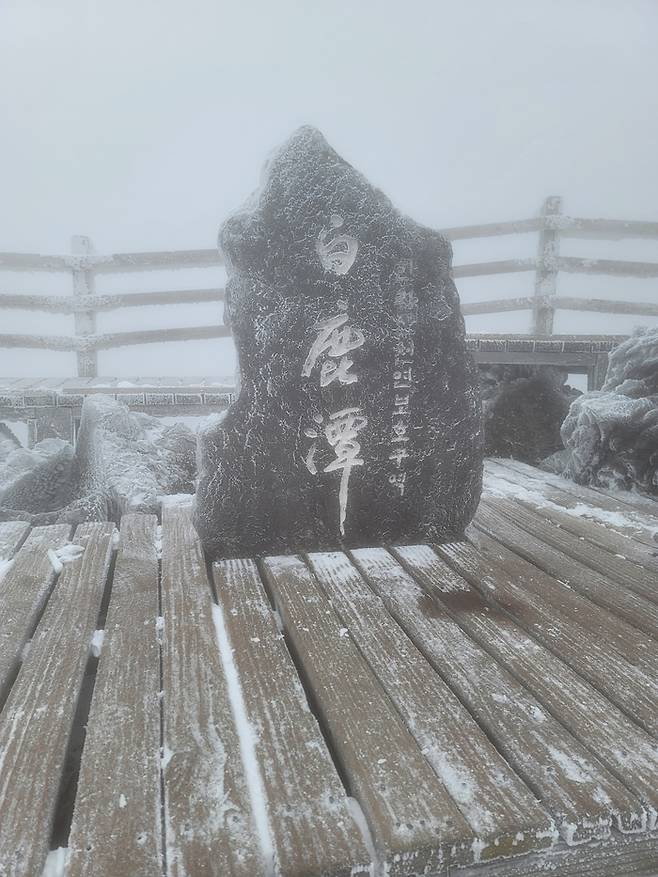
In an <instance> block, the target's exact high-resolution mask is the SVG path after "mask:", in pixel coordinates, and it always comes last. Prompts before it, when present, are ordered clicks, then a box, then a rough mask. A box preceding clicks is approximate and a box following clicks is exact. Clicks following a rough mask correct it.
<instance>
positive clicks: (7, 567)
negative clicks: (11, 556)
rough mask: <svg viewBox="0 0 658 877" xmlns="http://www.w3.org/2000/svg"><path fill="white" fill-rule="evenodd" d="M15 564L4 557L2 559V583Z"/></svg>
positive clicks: (0, 559) (0, 561)
mask: <svg viewBox="0 0 658 877" xmlns="http://www.w3.org/2000/svg"><path fill="white" fill-rule="evenodd" d="M13 563H14V561H13V560H6V559H5V558H4V557H0V582H1V581H2V580H3V579H4V577H5V576H6V575H7V573H8V572H9V570H10V569H11V568H12V565H13Z"/></svg>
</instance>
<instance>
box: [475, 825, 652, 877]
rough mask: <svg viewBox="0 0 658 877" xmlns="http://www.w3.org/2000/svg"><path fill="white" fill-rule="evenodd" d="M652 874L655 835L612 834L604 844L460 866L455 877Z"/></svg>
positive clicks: (631, 876) (625, 876)
mask: <svg viewBox="0 0 658 877" xmlns="http://www.w3.org/2000/svg"><path fill="white" fill-rule="evenodd" d="M548 874H550V877H656V875H657V874H658V845H657V844H656V838H655V837H654V836H652V835H649V836H639V837H638V836H636V835H616V836H614V837H613V838H610V839H609V840H608V841H605V842H604V843H592V844H585V845H581V846H577V847H569V846H567V845H566V844H558V845H556V846H555V847H553V848H552V849H551V850H548V851H547V852H544V853H535V854H530V855H529V856H527V857H526V858H525V859H523V861H522V862H516V861H515V860H514V859H511V860H510V861H508V862H505V861H504V860H498V861H496V862H491V863H489V864H485V865H477V866H475V867H473V868H464V869H460V871H459V877H538V875H543V877H546V875H548Z"/></svg>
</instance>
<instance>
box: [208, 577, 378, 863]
mask: <svg viewBox="0 0 658 877" xmlns="http://www.w3.org/2000/svg"><path fill="white" fill-rule="evenodd" d="M213 574H214V581H215V590H216V594H217V599H218V602H219V608H220V611H221V621H220V623H221V624H223V625H224V626H225V629H226V633H227V639H228V641H229V642H230V646H231V647H232V649H233V660H234V663H235V667H236V669H237V673H238V676H239V679H240V683H241V692H242V699H243V703H244V708H245V714H246V717H247V720H248V722H249V723H250V725H251V728H252V731H253V734H252V736H253V752H252V755H253V757H254V758H255V759H256V761H257V764H258V768H259V770H260V774H261V776H262V782H263V785H264V790H265V793H266V797H267V812H268V816H269V825H270V831H271V833H272V837H273V840H274V847H275V850H276V862H277V867H278V868H279V870H280V871H281V873H282V874H300V875H301V874H331V875H335V877H350V875H351V874H358V873H362V874H367V873H369V872H370V856H369V854H368V851H367V849H366V847H365V844H364V842H363V839H362V838H361V835H360V832H359V830H358V828H357V826H356V824H355V822H354V821H353V819H352V816H351V815H350V810H349V802H348V799H347V797H346V794H345V789H344V788H343V786H342V783H341V781H340V779H339V777H338V774H337V773H336V768H335V767H334V764H333V762H332V760H331V756H330V755H329V752H328V750H327V746H326V744H325V742H324V739H323V737H322V734H321V733H320V729H319V727H318V724H317V722H316V721H315V719H314V718H313V715H312V713H311V712H310V710H309V707H308V703H307V700H306V695H305V693H304V689H303V688H302V684H301V682H300V680H299V677H298V675H297V671H296V670H295V665H294V663H293V661H292V659H291V657H290V654H289V653H288V650H287V648H286V646H285V643H284V641H283V637H282V636H281V634H280V633H279V630H278V628H277V625H276V622H275V618H274V614H273V612H272V609H271V607H270V604H269V602H268V599H267V595H266V593H265V591H264V589H263V584H262V582H261V580H260V576H259V575H258V569H257V567H256V564H255V562H254V561H253V560H227V561H223V562H221V563H215V564H214V566H213ZM273 692H276V697H275V698H273V697H272V693H273Z"/></svg>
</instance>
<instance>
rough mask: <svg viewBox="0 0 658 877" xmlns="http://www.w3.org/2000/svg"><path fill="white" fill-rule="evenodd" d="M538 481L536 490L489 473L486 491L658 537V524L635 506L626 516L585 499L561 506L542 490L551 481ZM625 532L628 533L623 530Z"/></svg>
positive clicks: (575, 516) (485, 485)
mask: <svg viewBox="0 0 658 877" xmlns="http://www.w3.org/2000/svg"><path fill="white" fill-rule="evenodd" d="M536 483H537V487H538V489H537V490H533V489H530V488H528V487H524V486H523V485H520V484H515V483H512V482H511V481H507V480H506V479H504V478H501V477H500V476H498V475H493V474H491V473H489V472H487V474H486V476H485V479H484V492H485V494H487V493H490V494H492V495H493V496H501V497H509V496H511V497H514V498H515V499H520V500H524V501H525V502H527V503H529V504H530V505H534V506H536V507H537V508H548V509H554V510H555V511H557V512H560V513H562V514H564V515H571V516H572V517H574V518H591V519H592V520H594V521H597V522H598V523H600V524H605V525H607V526H609V527H612V528H613V529H614V528H615V527H617V528H623V529H635V530H644V531H645V532H647V533H649V534H650V535H651V536H654V537H655V536H657V535H658V527H655V526H653V525H652V524H651V523H650V522H649V521H648V520H645V519H644V518H642V517H641V516H638V515H636V514H635V513H634V511H633V509H630V508H629V513H628V514H627V515H626V514H621V513H620V512H611V511H607V510H606V509H600V508H598V507H596V506H591V505H587V503H583V502H578V503H576V504H575V505H574V506H573V508H566V506H561V505H558V504H557V503H555V502H553V501H552V500H550V499H547V498H546V497H545V496H544V495H543V494H542V493H541V492H540V491H541V488H542V486H543V487H552V485H551V484H550V483H549V482H548V481H542V480H540V479H537V481H536ZM621 535H625V534H623V533H622V534H621Z"/></svg>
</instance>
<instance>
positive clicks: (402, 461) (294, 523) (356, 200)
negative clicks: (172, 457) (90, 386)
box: [196, 128, 482, 557]
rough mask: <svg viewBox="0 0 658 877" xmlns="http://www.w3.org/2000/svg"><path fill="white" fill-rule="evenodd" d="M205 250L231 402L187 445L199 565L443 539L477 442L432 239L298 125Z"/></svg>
mask: <svg viewBox="0 0 658 877" xmlns="http://www.w3.org/2000/svg"><path fill="white" fill-rule="evenodd" d="M220 247H221V249H222V251H223V253H224V256H225V258H226V264H227V270H228V275H229V280H228V287H227V303H226V311H227V317H228V319H229V321H230V324H231V326H232V329H233V335H234V338H235V343H236V347H237V350H238V357H239V362H240V371H241V390H240V395H239V397H238V399H237V401H236V402H235V403H234V404H233V405H232V406H231V408H230V409H229V411H228V413H227V414H226V416H225V417H224V418H223V419H222V420H221V421H219V422H217V423H216V424H215V425H214V426H213V427H211V428H209V429H207V430H206V431H205V433H204V434H203V435H202V437H201V454H200V473H199V475H200V481H199V487H198V493H197V504H196V524H197V528H198V530H199V533H200V534H201V537H202V539H203V541H204V543H205V545H206V547H207V549H208V550H209V551H210V553H211V554H212V555H214V556H227V557H228V556H235V555H243V556H244V555H253V554H260V553H265V552H288V551H294V550H300V549H311V548H330V547H337V546H340V545H371V544H376V543H379V542H381V541H387V540H392V541H398V542H401V541H427V540H446V539H450V540H452V539H458V538H459V537H460V536H461V535H462V533H463V531H464V528H465V526H466V525H467V524H468V522H469V521H470V519H471V517H472V515H473V513H474V511H475V508H476V506H477V503H478V499H479V495H480V489H481V477H482V432H481V425H480V403H479V393H478V387H477V374H476V370H475V367H474V364H473V362H472V360H471V358H470V356H469V355H468V354H467V353H466V349H465V341H464V323H463V320H462V317H461V313H460V309H459V299H458V296H457V291H456V289H455V286H454V284H453V282H452V279H451V277H450V273H449V271H450V262H451V249H450V245H449V243H448V241H447V240H446V239H445V238H443V237H442V236H441V235H439V234H438V233H437V232H434V231H431V230H430V229H427V228H424V227H422V226H420V225H417V224H416V223H415V222H413V221H412V220H410V219H408V218H406V217H404V216H402V215H401V214H400V213H399V212H398V211H397V210H396V209H395V208H394V207H393V205H392V204H391V202H390V201H389V200H388V198H386V196H385V195H383V194H382V193H381V192H380V191H378V190H377V189H374V188H373V187H372V186H371V185H370V184H369V183H368V182H367V180H365V179H364V177H362V176H361V174H359V173H358V172H357V171H356V170H354V168H352V167H351V166H350V165H349V164H347V162H345V161H344V160H343V159H342V158H341V157H340V156H339V155H337V153H336V152H334V150H333V149H332V148H331V147H330V146H329V145H328V144H327V142H326V141H325V139H324V138H323V137H322V135H321V134H320V133H319V132H318V131H316V130H315V129H312V128H302V129H300V130H299V131H297V132H296V133H295V134H294V135H293V136H292V138H291V139H290V140H289V141H288V142H287V143H286V144H285V145H284V146H283V147H282V148H281V149H280V150H279V152H278V153H277V154H276V155H275V156H274V157H273V158H272V159H271V160H270V162H269V164H268V165H267V167H266V171H265V175H264V180H263V185H262V187H261V190H260V191H259V193H257V194H256V195H255V196H254V197H253V198H252V199H251V201H250V202H249V203H248V204H247V206H246V207H245V208H244V209H243V210H242V211H241V212H240V213H238V214H236V215H234V216H233V217H231V218H230V219H229V220H228V221H227V222H226V223H225V225H224V226H223V228H222V230H221V232H220Z"/></svg>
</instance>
